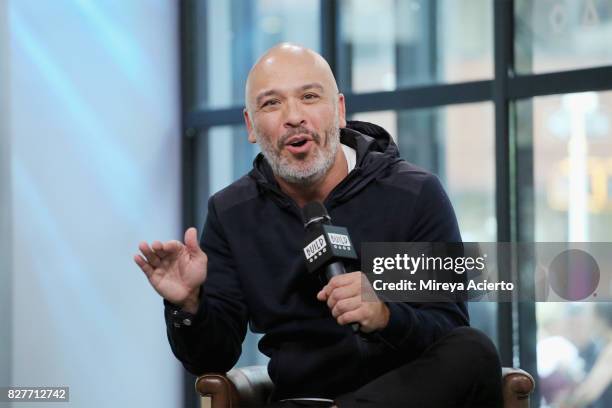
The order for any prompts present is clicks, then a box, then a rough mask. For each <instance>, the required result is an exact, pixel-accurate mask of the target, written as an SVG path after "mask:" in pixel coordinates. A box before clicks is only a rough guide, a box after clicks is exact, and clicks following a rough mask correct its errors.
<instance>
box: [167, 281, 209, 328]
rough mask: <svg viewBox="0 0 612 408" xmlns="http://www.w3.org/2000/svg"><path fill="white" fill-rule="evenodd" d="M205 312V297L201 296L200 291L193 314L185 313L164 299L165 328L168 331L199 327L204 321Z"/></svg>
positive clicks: (206, 309)
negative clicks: (196, 307)
mask: <svg viewBox="0 0 612 408" xmlns="http://www.w3.org/2000/svg"><path fill="white" fill-rule="evenodd" d="M207 311H208V307H207V303H206V300H205V297H203V296H202V290H200V304H199V305H198V310H197V312H196V313H195V314H193V313H189V312H186V311H184V310H182V309H181V307H180V306H178V305H175V304H173V303H170V302H168V301H167V300H166V299H164V317H165V318H166V326H167V327H168V328H169V329H179V328H188V327H195V326H199V325H200V324H202V322H204V320H206V315H207Z"/></svg>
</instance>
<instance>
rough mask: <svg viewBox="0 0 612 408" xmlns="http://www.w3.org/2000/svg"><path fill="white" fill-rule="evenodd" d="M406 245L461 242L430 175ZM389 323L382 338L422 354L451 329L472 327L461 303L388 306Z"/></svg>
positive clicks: (443, 197)
mask: <svg viewBox="0 0 612 408" xmlns="http://www.w3.org/2000/svg"><path fill="white" fill-rule="evenodd" d="M411 219H412V220H413V227H412V229H411V232H410V236H408V237H406V241H407V242H461V234H460V233H459V226H458V224H457V218H456V217H455V212H454V211H453V207H452V205H451V203H450V200H449V199H448V197H447V195H446V193H445V192H444V189H443V188H442V185H441V183H440V181H439V180H438V178H437V177H436V176H434V175H428V176H427V177H426V178H425V180H424V182H423V185H422V188H421V191H420V193H419V196H418V198H417V200H416V204H415V207H414V211H413V214H412V217H411ZM387 306H388V307H389V311H390V316H389V323H388V325H387V327H385V328H384V329H383V330H382V331H381V332H380V335H381V336H382V337H383V338H384V339H385V340H386V341H387V342H389V343H391V344H392V345H393V346H395V347H396V348H397V349H399V350H401V351H406V352H409V353H410V354H413V353H415V354H420V353H421V352H423V351H424V350H425V349H426V348H427V347H428V346H429V345H431V344H432V343H434V342H435V341H436V340H437V339H439V338H440V337H442V336H444V335H445V334H447V333H448V332H450V331H451V330H452V329H454V328H456V327H459V326H467V325H469V317H468V312H467V307H466V305H465V303H464V302H459V303H451V302H448V303H433V302H431V303H392V302H389V303H387Z"/></svg>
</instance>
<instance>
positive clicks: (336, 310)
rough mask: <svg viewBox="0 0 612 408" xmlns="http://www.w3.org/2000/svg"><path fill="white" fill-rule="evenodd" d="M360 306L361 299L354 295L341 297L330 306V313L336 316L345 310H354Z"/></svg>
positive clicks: (345, 311)
mask: <svg viewBox="0 0 612 408" xmlns="http://www.w3.org/2000/svg"><path fill="white" fill-rule="evenodd" d="M360 306H361V299H359V297H357V296H355V297H352V298H348V299H342V300H340V301H339V302H337V303H336V305H335V306H334V307H333V308H332V310H331V314H332V316H333V317H334V318H337V317H339V316H341V315H343V314H345V313H347V312H350V311H352V310H355V309H357V308H359V307H360Z"/></svg>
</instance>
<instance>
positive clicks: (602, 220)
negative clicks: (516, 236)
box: [517, 91, 612, 407]
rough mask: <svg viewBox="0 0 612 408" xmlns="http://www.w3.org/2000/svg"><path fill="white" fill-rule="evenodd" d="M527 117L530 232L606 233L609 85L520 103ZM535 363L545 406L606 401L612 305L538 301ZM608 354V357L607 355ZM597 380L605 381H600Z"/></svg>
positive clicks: (589, 236) (559, 236) (569, 238)
mask: <svg viewBox="0 0 612 408" xmlns="http://www.w3.org/2000/svg"><path fill="white" fill-rule="evenodd" d="M517 108H518V109H517V111H518V112H519V113H521V112H522V116H521V115H520V114H519V117H518V118H517V119H518V121H519V122H523V123H531V124H532V125H531V126H532V133H533V156H532V157H521V156H520V155H519V162H518V165H519V166H529V164H528V162H527V161H531V160H532V161H533V188H534V192H533V197H534V203H533V205H534V219H535V225H534V226H533V228H534V235H535V240H536V241H538V242H543V241H544V242H546V241H553V242H597V241H603V242H609V241H611V240H612V233H611V232H610V231H612V190H610V189H609V187H610V184H611V183H610V179H611V178H612V160H611V158H612V129H611V128H610V126H611V123H610V118H612V92H610V91H608V92H586V93H575V94H567V95H554V96H546V97H538V98H534V99H533V100H525V101H521V102H518V107H517ZM536 318H537V356H538V357H537V364H538V376H539V381H538V380H536V382H537V383H538V384H539V389H540V391H541V394H542V398H543V401H542V402H543V406H556V405H555V404H558V403H559V402H561V401H563V402H566V403H570V402H571V404H570V405H568V406H592V407H599V406H601V407H604V406H612V388H611V387H610V384H609V380H607V381H606V380H605V379H606V378H608V379H609V378H611V374H612V361H610V356H612V321H611V318H612V308H611V305H610V304H605V303H593V302H591V303H579V302H572V303H550V302H548V303H537V304H536ZM606 359H607V360H606ZM602 381H603V382H602Z"/></svg>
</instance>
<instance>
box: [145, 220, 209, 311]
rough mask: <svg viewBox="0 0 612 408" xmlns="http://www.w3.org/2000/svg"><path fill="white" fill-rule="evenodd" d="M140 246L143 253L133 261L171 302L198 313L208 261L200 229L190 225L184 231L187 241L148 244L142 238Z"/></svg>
mask: <svg viewBox="0 0 612 408" xmlns="http://www.w3.org/2000/svg"><path fill="white" fill-rule="evenodd" d="M138 248H139V249H140V251H141V252H142V255H140V254H138V255H135V256H134V261H135V262H136V264H137V265H138V266H139V267H140V269H142V271H143V272H144V273H145V275H147V278H148V279H149V282H150V283H151V286H153V288H154V289H155V290H156V291H157V293H159V294H160V295H161V296H162V297H163V298H164V299H166V300H167V301H168V302H170V303H173V304H175V305H177V306H180V307H181V308H182V309H183V310H185V311H187V312H190V313H194V314H195V313H196V312H197V310H198V306H199V298H198V296H199V293H200V285H202V283H204V281H205V280H206V265H207V262H208V258H207V257H206V254H205V253H204V251H202V249H201V248H200V245H199V244H198V239H197V230H196V229H195V228H189V229H187V231H185V244H183V243H182V242H180V241H176V240H174V241H168V242H164V243H161V242H160V241H155V242H153V244H151V246H149V244H148V243H146V242H141V243H140V245H138ZM143 255H144V256H143Z"/></svg>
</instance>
